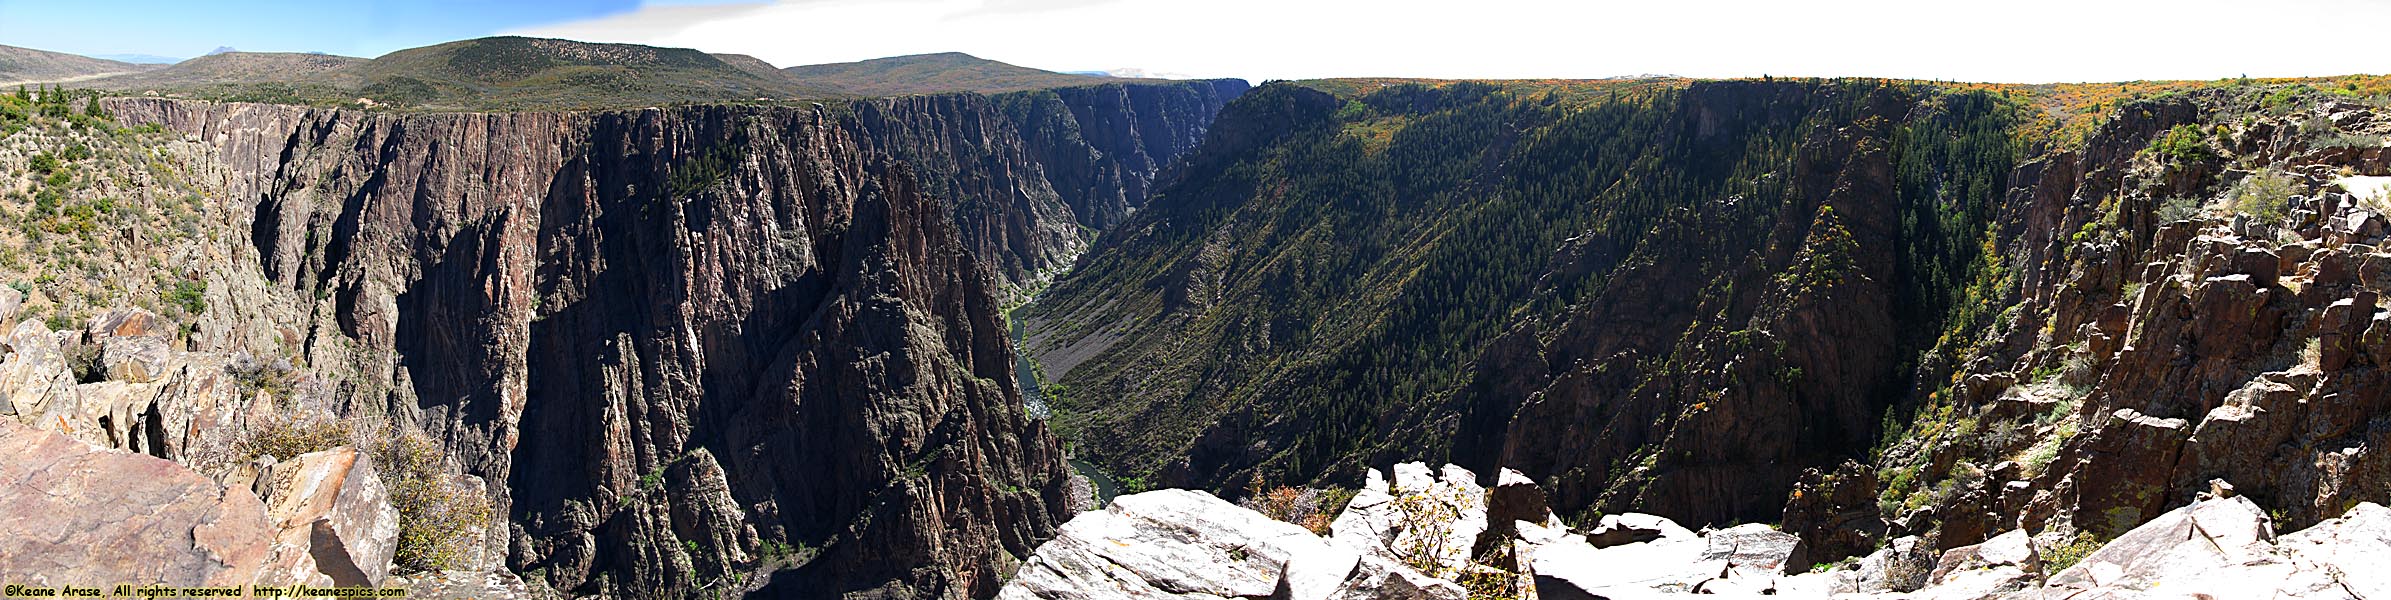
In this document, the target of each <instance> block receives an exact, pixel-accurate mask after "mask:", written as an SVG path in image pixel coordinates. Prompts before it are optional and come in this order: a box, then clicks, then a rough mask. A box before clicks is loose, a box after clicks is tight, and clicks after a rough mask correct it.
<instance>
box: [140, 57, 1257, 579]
mask: <svg viewBox="0 0 2391 600" xmlns="http://www.w3.org/2000/svg"><path fill="white" fill-rule="evenodd" d="M1137 87H1139V86H1108V87H1104V88H1090V89H1088V90H1081V91H1073V92H1071V93H1070V94H1054V95H1049V96H1042V97H1038V98H1025V99H1019V100H1015V99H1002V100H998V101H992V100H991V99H989V98H986V97H982V96H977V95H955V96H939V97H916V98H904V99H892V100H865V101H856V102H855V103H852V104H841V105H833V106H827V107H825V106H819V105H817V106H814V107H811V108H772V107H681V108H672V109H647V110H640V111H622V112H603V113H509V114H411V115H390V114H376V113H365V112H357V111H343V110H324V109H308V108H301V107H287V106H268V105H252V104H206V103H197V102H187V101H174V100H155V99H111V100H107V101H105V102H106V107H107V109H108V110H109V111H110V112H112V113H113V114H114V115H115V116H116V118H117V120H118V121H119V122H121V123H124V124H125V125H127V126H142V125H156V126H159V127H162V128H164V129H165V130H167V131H168V132H175V133H179V134H181V135H183V136H184V137H185V140H187V142H186V143H195V144H198V145H200V146H203V147H204V148H205V149H206V150H205V152H204V153H203V154H205V155H206V156H207V157H208V160H207V161H206V164H204V165H202V166H200V167H198V168H196V169H195V175H196V176H197V177H199V179H201V180H202V181H203V183H204V184H205V185H206V186H207V187H209V188H210V191H211V192H212V193H213V194H221V197H222V198H225V199H226V201H228V202H232V203H236V204H238V205H240V206H241V208H240V209H239V210H237V211H234V212H236V213H238V215H237V217H236V218H232V219H229V220H228V222H227V225H229V226H230V227H229V229H228V230H227V235H225V236H223V237H224V239H222V240H220V241H219V244H218V245H220V246H221V247H218V248H213V249H211V250H209V255H212V256H217V257H218V258H217V259H214V260H219V261H221V262H222V263H224V264H223V265H221V271H222V273H218V274H215V275H213V276H214V277H217V278H220V279H222V280H224V281H225V282H226V283H223V284H219V285H217V286H215V287H214V288H213V289H216V290H218V291H217V292H213V293H218V294H223V295H224V296H223V297H226V298H227V299H228V300H231V299H237V300H236V301H235V302H232V303H234V304H238V305H239V306H237V307H226V308H224V309H222V310H218V311H216V312H215V313H211V314H212V316H211V320H209V321H206V322H205V323H204V324H203V325H201V326H200V327H198V329H199V331H196V332H193V333H192V334H191V337H192V339H193V340H194V341H193V345H194V346H195V347H199V348H205V349H211V350H218V351H228V352H229V351H254V352H257V353H259V354H261V355H271V354H269V353H287V354H289V355H292V356H293V357H294V362H297V363H300V364H302V365H304V366H305V367H306V368H307V369H308V370H309V371H310V372H311V373H313V380H314V381H322V382H325V383H324V384H323V385H324V386H325V387H324V389H322V390H321V391H322V392H323V393H322V394H320V396H321V400H320V401H321V403H322V404H323V405H325V406H327V407H329V408H330V409H332V410H334V411H337V412H338V413H339V414H341V415H343V416H345V417H348V418H361V417H385V418H387V419H389V420H390V421H392V422H394V423H396V424H399V425H401V426H407V427H413V428H417V429H421V430H423V431H425V432H428V433H430V434H431V435H432V436H433V438H434V439H435V440H436V441H437V442H438V446H439V447H440V448H441V450H442V452H443V453H444V454H445V455H446V458H447V460H449V461H450V464H452V465H453V466H454V467H455V468H456V469H458V470H460V471H462V472H463V473H465V474H469V475H472V476H476V477H479V478H480V480H481V481H486V482H488V483H487V490H486V491H487V493H488V494H489V496H490V497H491V498H492V499H494V500H495V501H496V504H497V514H498V515H501V516H503V517H504V518H505V520H506V523H504V524H495V526H496V527H498V528H500V530H501V531H499V532H498V533H497V534H496V535H489V536H486V537H485V538H484V539H483V541H482V542H481V546H482V549H483V550H484V551H486V554H487V555H488V556H492V557H503V566H504V567H506V568H508V569H510V570H513V571H516V572H520V573H525V574H526V578H527V579H529V580H530V583H531V584H532V585H533V586H534V587H548V588H553V589H555V590H557V591H560V592H563V593H567V594H572V595H581V594H603V595H608V596H616V597H668V596H681V595H688V594H695V593H699V592H701V591H706V590H729V591H738V590H754V591H756V592H758V593H762V594H765V595H767V596H775V597H799V598H814V597H837V596H841V595H861V596H887V595H895V596H907V597H985V596H988V595H991V594H993V593H995V589H996V588H995V585H996V583H997V582H998V581H999V580H1000V578H1002V577H1003V576H1005V575H1006V574H1007V573H1009V572H1010V570H1011V569H1012V568H1014V567H1013V565H1016V564H1017V562H1018V557H1020V556H1026V555H1027V553H1028V551H1029V550H1030V548H1031V547H1032V546H1033V545H1034V544H1036V543H1037V542H1038V541H1040V540H1043V539H1045V538H1047V537H1050V536H1051V535H1052V534H1053V531H1054V526H1055V525H1056V524H1057V523H1059V522H1060V520H1061V519H1062V518H1064V517H1067V516H1068V514H1069V510H1070V509H1069V508H1068V506H1069V503H1068V501H1067V499H1066V498H1065V487H1064V485H1065V481H1066V479H1067V475H1068V471H1067V467H1066V466H1065V464H1064V461H1063V455H1062V453H1061V451H1060V447H1059V445H1058V443H1057V441H1056V439H1055V438H1054V437H1052V436H1051V435H1050V434H1049V433H1048V432H1047V430H1046V426H1045V424H1044V423H1042V422H1038V421H1033V420H1031V419H1030V418H1029V417H1028V416H1026V415H1025V413H1024V410H1023V407H1022V401H1021V396H1020V391H1019V390H1018V389H1017V388H1016V384H1015V381H1014V378H1013V376H1012V369H1013V366H1014V357H1013V354H1012V351H1011V349H1010V348H1009V346H1008V345H1007V343H1006V338H1005V331H1004V329H1003V327H1002V325H1001V323H1002V317H1001V315H1000V311H999V308H998V307H999V302H1000V301H1001V299H1002V298H1003V297H1004V296H1005V295H1006V294H1007V293H1009V292H1007V291H1006V290H1007V289H1008V284H1010V283H1019V282H1022V281H1026V280H1028V279H1029V278H1031V277H1034V276H1035V275H1036V274H1037V273H1039V272H1041V271H1045V270H1050V269H1052V268H1054V267H1055V266H1057V265H1058V264H1059V263H1060V262H1061V261H1063V260H1067V259H1068V257H1069V256H1070V255H1072V254H1073V253H1075V252H1076V251H1077V250H1078V248H1079V247H1081V246H1082V245H1084V243H1085V237H1084V236H1086V235H1087V234H1085V233H1082V232H1081V230H1080V229H1079V228H1080V226H1081V220H1080V219H1079V218H1078V217H1076V216H1075V215H1074V213H1073V212H1072V208H1071V205H1069V204H1067V203H1065V202H1063V201H1062V195H1060V194H1057V193H1056V192H1054V188H1053V185H1054V184H1052V183H1049V179H1050V178H1051V177H1052V176H1049V175H1048V174H1047V173H1048V172H1049V171H1048V170H1047V168H1046V165H1045V164H1044V163H1043V162H1042V160H1043V159H1044V158H1045V157H1049V156H1072V157H1075V158H1076V159H1080V160H1082V161H1083V162H1080V163H1074V164H1070V165H1065V167H1066V168H1072V169H1078V168H1088V167H1089V166H1097V167H1099V168H1103V169H1108V171H1107V173H1108V175H1106V176H1110V177H1114V178H1115V179H1111V180H1105V181H1107V182H1114V181H1128V182H1136V183H1135V184H1114V183H1105V184H1096V183H1087V182H1088V181H1089V180H1088V179H1086V177H1087V176H1085V175H1079V174H1074V175H1072V176H1070V177H1072V179H1067V181H1071V182H1073V183H1072V185H1073V188H1072V189H1073V190H1074V191H1075V192H1074V193H1075V197H1087V196H1090V195H1094V194H1097V193H1102V194H1103V195H1105V196H1106V197H1108V198H1114V199H1117V200H1118V201H1119V202H1121V203H1132V202H1134V200H1132V199H1139V198H1142V188H1134V187H1128V186H1135V185H1142V182H1144V181H1146V180H1148V179H1150V178H1152V177H1154V176H1156V171H1157V170H1158V169H1159V167H1160V165H1161V164H1163V163H1164V162H1165V161H1167V160H1168V159H1169V156H1168V155H1167V154H1166V153H1168V152H1176V151H1179V150H1181V149H1184V147H1185V146H1186V140H1189V139H1192V138H1193V137H1195V136H1197V135H1200V131H1201V129H1202V128H1203V127H1204V126H1205V125H1207V124H1208V122H1209V116H1210V110H1211V109H1212V108H1216V107H1217V106H1218V105H1219V104H1220V103H1221V102H1222V101H1224V98H1222V97H1221V96H1220V94H1223V93H1226V94H1231V95H1233V94H1234V93H1235V91H1238V90H1240V89H1241V87H1242V86H1241V85H1227V84H1222V85H1221V86H1219V87H1217V88H1216V87H1214V86H1213V84H1209V83H1206V84H1201V85H1196V84H1190V85H1189V86H1187V87H1183V88H1170V89H1180V90H1183V91H1184V92H1185V93H1177V94H1174V93H1170V92H1167V91H1166V92H1163V93H1161V96H1162V97H1165V99H1155V97H1152V96H1150V95H1149V93H1148V92H1147V91H1141V90H1137V89H1135V88H1137ZM1107 93H1109V94H1112V95H1114V96H1118V97H1121V98H1129V97H1143V98H1146V100H1144V101H1142V102H1138V101H1125V102H1120V103H1115V104H1106V103H1104V101H1102V100H1095V99H1100V98H1106V97H1107V96H1106V94H1107ZM1067 98H1077V99H1080V100H1082V101H1078V102H1076V103H1075V102H1074V101H1073V100H1070V99H1067ZM1000 102H1029V103H1044V104H1048V105H1051V107H1050V108H1051V109H1053V110H1057V111H1060V112H1061V113H1064V114H1063V115H1060V116H1057V115H1049V117H1052V118H1044V119H1042V120H1041V121H1039V122H1037V123H1035V124H1034V126H1030V127H1017V126H1016V125H1015V124H1014V122H1013V121H1011V120H1010V118H1009V117H1008V116H1007V115H1006V113H1004V112H1003V111H1002V110H1000V106H1002V104H1000ZM1116 109H1117V110H1129V111H1146V112H1139V113H1137V114H1113V113H1110V112H1107V111H1110V110H1116ZM1074 110H1077V111H1081V112H1078V113H1072V112H1071V111H1074ZM1083 114H1084V115H1086V116H1085V117H1082V116H1079V115H1083ZM1024 130H1031V131H1036V132H1039V133H1038V135H1035V136H1025V135H1023V133H1022V131H1024ZM1149 136H1151V137H1152V138H1154V139H1153V141H1147V140H1148V137H1149ZM1107 185H1122V186H1125V187H1123V188H1121V189H1113V188H1109V187H1106V186H1107ZM1127 206H1134V204H1127ZM1000 274H1001V275H1002V276H1001V277H999V276H998V275H1000ZM250 282H254V283H250ZM493 562H497V561H493ZM488 566H500V565H497V564H489V565H485V568H486V567H488Z"/></svg>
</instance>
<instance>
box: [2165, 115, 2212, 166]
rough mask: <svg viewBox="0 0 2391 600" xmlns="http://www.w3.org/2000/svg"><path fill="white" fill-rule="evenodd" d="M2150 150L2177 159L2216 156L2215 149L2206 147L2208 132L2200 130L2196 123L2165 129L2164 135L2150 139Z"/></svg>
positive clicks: (2195, 159)
mask: <svg viewBox="0 0 2391 600" xmlns="http://www.w3.org/2000/svg"><path fill="white" fill-rule="evenodd" d="M2150 151H2151V152H2156V153H2158V154H2159V155H2160V156H2165V157H2167V158H2171V159H2174V160H2177V161H2197V160H2207V159H2211V158H2216V157H2217V153H2216V151H2214V150H2210V149H2209V147H2208V132H2205V131H2201V130H2200V126H2198V125H2190V124H2185V125H2177V126H2175V128H2174V129H2169V130H2167V133H2166V135H2161V136H2159V137H2158V139H2154V140H2151V141H2150Z"/></svg>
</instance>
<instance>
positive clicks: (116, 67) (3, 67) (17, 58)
mask: <svg viewBox="0 0 2391 600" xmlns="http://www.w3.org/2000/svg"><path fill="white" fill-rule="evenodd" d="M154 68H156V67H154V66H149V65H137V64H133V63H128V62H122V61H114V60H103V59H98V58H92V57H89V56H81V55H75V54H67V53H64V52H50V51H47V50H35V49H32V48H18V47H16V46H0V85H4V84H19V83H36V82H59V81H79V80H84V79H90V78H93V77H99V76H105V75H112V74H117V73H133V72H139V71H142V70H147V69H154Z"/></svg>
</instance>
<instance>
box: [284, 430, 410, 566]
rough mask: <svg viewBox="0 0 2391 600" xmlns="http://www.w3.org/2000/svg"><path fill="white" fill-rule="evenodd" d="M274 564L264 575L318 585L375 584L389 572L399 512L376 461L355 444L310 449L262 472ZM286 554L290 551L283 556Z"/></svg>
mask: <svg viewBox="0 0 2391 600" xmlns="http://www.w3.org/2000/svg"><path fill="white" fill-rule="evenodd" d="M257 485H258V486H259V487H260V488H262V489H264V490H266V492H265V493H264V494H262V495H261V498H260V499H261V500H263V501H264V502H265V507H266V516H267V520H269V521H271V522H273V523H274V526H275V528H276V529H278V530H280V531H281V532H282V533H281V534H280V535H279V536H276V538H275V543H276V545H275V548H276V551H277V554H278V556H284V558H283V559H282V560H279V561H275V562H276V564H287V565H289V566H288V567H287V568H288V569H289V570H288V571H286V572H279V573H269V574H267V575H268V576H269V577H271V578H273V579H275V580H280V581H289V582H293V583H305V584H308V585H313V586H320V587H331V586H341V587H372V586H378V585H381V584H382V581H383V579H385V578H386V577H388V576H389V575H390V560H391V559H392V558H393V557H394V556H395V555H396V554H397V551H398V544H397V541H398V511H397V509H395V508H393V507H391V505H390V492H389V490H388V489H387V488H385V487H384V486H383V484H382V478H381V477H380V476H379V475H377V474H376V473H375V472H374V466H373V463H372V462H370V461H367V460H365V459H364V458H363V457H362V456H360V455H359V454H358V453H357V450H356V449H355V448H350V447H346V446H343V447H339V448H334V449H331V450H324V451H319V452H311V453H307V454H301V455H299V456H296V457H292V458H291V459H289V460H284V461H281V462H278V463H276V464H274V466H273V467H271V468H269V469H267V470H266V472H265V473H263V474H261V475H260V477H259V482H258V483H257ZM285 555H287V556H285Z"/></svg>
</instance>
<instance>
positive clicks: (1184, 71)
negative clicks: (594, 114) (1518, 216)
mask: <svg viewBox="0 0 2391 600" xmlns="http://www.w3.org/2000/svg"><path fill="white" fill-rule="evenodd" d="M2327 19H2330V20H2331V21H2333V22H2359V23H2365V22H2380V21H2391V1H2385V0H2289V1H2286V2H2277V3H2270V4H2268V5H2265V6H2263V7H2254V6H2249V5H2245V4H2243V3H2235V2H2218V1H2195V2H2153V1H2143V0H2135V1H2119V2H2059V1H2056V0H2028V1H2024V2H2014V3H2008V4H2004V5H2001V6H1999V7H1982V6H1967V7H1944V6H1919V5H1914V4H1911V3H1897V2H1890V1H1884V0H1838V1H1833V2H1819V3H1810V4H1806V5H1799V6H1794V5H1787V4H1783V3H1773V2H1765V1H1762V0H1707V1H1694V2H1674V3H1652V2H1586V3H1572V2H1558V1H1550V0H1494V1H1486V2H1470V3H1459V2H1436V1H1425V0H1398V1H1392V2H1358V1H1352V0H1325V1H1313V2H1286V1H1283V0H1220V1H1217V2H1211V3H1203V4H1201V5H1193V4H1187V3H1169V2H1156V1H1151V0H878V1H873V0H788V1H783V2H771V3H723V2H708V1H702V0H700V1H691V0H649V1H647V2H639V1H637V0H600V1H594V2H592V1H561V0H541V1H531V2H498V3H474V2H467V1H464V0H434V1H431V2H393V1H386V0H339V1H334V2H329V3H304V2H296V1H295V0H241V1H235V2H223V3H207V4H205V5H199V6H185V5H179V4H177V5H160V6H147V5H145V3H127V2H107V1H101V2H89V3H31V2H23V1H20V0H0V44H8V45H13V46H22V47H28V48H36V49H41V50H50V51H58V52H69V53H75V54H82V55H87V56H125V55H150V56H160V57H172V58H190V57H195V56H199V55H202V54H205V53H206V52H208V51H210V50H213V49H216V48H219V47H231V48H237V49H240V50H244V51H256V52H324V53H330V54H340V55H347V56H358V57H368V58H370V57H374V56H380V55H382V54H386V53H388V52H391V51H395V50H400V49H405V48H412V47H419V46H426V45H432V44H438V43H442V42H448V41H455V40H461V39H470V38H478V37H487V36H493V35H526V36H535V37H556V38H565V39H573V40H580V41H589V42H617V43H638V44H647V45H654V46H670V47H685V48H695V49H698V50H704V51H707V52H715V53H735V54H747V55H752V56H755V57H757V58H760V59H763V60H765V61H766V62H770V63H772V64H774V65H776V66H782V67H788V66H795V65H803V64H820V63H832V62H847V61H855V60H864V59H871V58H880V57H887V56H901V55H910V54H927V53H936V52H963V53H968V54H971V55H974V56H978V57H981V58H986V59H991V60H998V61H1004V62H1008V63H1012V64H1017V65H1021V66H1026V67H1033V68H1039V69H1046V70H1052V71H1061V72H1086V71H1108V70H1119V69H1136V70H1142V71H1144V72H1147V73H1153V74H1157V75H1163V76H1174V77H1239V78H1244V79H1247V80H1251V81H1263V80H1268V79H1310V78H1325V77H1418V78H1438V79H1542V78H1566V79H1595V78H1606V77H1621V76H1637V75H1675V76H1684V77H1697V78H1732V77H1759V76H1763V75H1775V76H1796V77H1800V76H1821V77H1834V76H1859V77H1887V78H1905V79H1935V80H1953V81H1985V82H2004V83H2048V82H2107V81H2135V80H2170V79H2186V80H2213V79H2221V78H2230V77H2239V76H2250V77H2319V76H2336V75H2350V74H2367V73H2383V72H2386V71H2391V68H2386V67H2385V63H2386V60H2385V59H2382V58H2378V57H2380V56H2382V55H2381V54H2380V53H2379V52H2373V51H2372V48H2371V44H2370V43H2369V42H2370V40H2369V39H2367V38H2366V37H2364V36H2362V35H2359V34H2357V33H2355V32H2352V33H2349V34H2340V33H2338V32H2339V31H2340V30H2338V29H2335V28H2328V27H2324V26H2322V25H2321V23H2323V22H2325V21H2326V20H2327ZM2312 23H2316V24H2319V25H2313V26H2312V25H2310V24H2312ZM2294 42H2297V43H2294Z"/></svg>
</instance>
